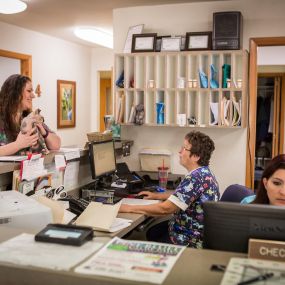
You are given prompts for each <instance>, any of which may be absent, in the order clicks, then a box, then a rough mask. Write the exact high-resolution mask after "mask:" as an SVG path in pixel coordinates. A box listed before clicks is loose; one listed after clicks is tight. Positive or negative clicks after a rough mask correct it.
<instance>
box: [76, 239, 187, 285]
mask: <svg viewBox="0 0 285 285" xmlns="http://www.w3.org/2000/svg"><path fill="white" fill-rule="evenodd" d="M185 248H186V247H183V246H178V245H171V244H165V243H155V242H147V241H134V240H123V239H119V238H117V237H115V238H114V239H112V240H111V241H110V242H109V243H108V244H107V245H105V246H104V247H103V248H102V249H101V250H99V251H98V252H97V253H96V254H95V255H93V256H92V257H91V258H90V259H89V260H87V261H86V262H84V263H83V264H81V265H80V266H78V267H76V268H75V272H77V273H82V274H93V275H100V276H106V277H112V278H119V279H126V280H133V281H141V282H144V283H146V282H150V283H156V284H161V283H162V282H163V281H164V279H165V278H166V277H167V275H168V273H169V272H170V270H171V269H172V267H173V265H174V264H175V262H176V261H177V260H178V258H179V256H180V255H181V253H182V252H183V250H184V249H185Z"/></svg>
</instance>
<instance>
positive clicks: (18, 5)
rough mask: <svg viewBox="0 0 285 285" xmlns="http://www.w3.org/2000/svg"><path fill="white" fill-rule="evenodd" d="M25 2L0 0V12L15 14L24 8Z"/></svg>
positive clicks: (25, 6)
mask: <svg viewBox="0 0 285 285" xmlns="http://www.w3.org/2000/svg"><path fill="white" fill-rule="evenodd" d="M26 8H27V4H26V3H25V2H23V1H20V0H0V13H1V14H16V13H20V12H23V11H24V10H26Z"/></svg>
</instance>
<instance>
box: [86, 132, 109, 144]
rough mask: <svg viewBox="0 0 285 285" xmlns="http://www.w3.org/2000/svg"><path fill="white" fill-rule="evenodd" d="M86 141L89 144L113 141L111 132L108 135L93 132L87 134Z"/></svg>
mask: <svg viewBox="0 0 285 285" xmlns="http://www.w3.org/2000/svg"><path fill="white" fill-rule="evenodd" d="M87 139H88V141H89V142H94V141H95V142H102V141H109V140H112V139H113V136H112V132H110V133H106V134H103V133H100V132H93V133H87Z"/></svg>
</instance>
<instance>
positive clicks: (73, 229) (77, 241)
mask: <svg viewBox="0 0 285 285" xmlns="http://www.w3.org/2000/svg"><path fill="white" fill-rule="evenodd" d="M93 236H94V235H93V229H92V228H91V227H85V226H75V225H63V224H48V225H47V226H46V227H45V228H44V229H43V230H41V231H40V232H39V233H37V234H36V235H35V240H36V241H42V242H50V243H60V244H66V245H76V246H80V245H82V244H83V243H85V242H86V241H89V240H92V239H93Z"/></svg>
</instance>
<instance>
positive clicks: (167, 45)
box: [161, 37, 181, 51]
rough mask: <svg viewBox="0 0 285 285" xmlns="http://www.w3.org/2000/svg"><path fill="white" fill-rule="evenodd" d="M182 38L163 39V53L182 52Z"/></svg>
mask: <svg viewBox="0 0 285 285" xmlns="http://www.w3.org/2000/svg"><path fill="white" fill-rule="evenodd" d="M180 46H181V37H172V38H162V40H161V51H180Z"/></svg>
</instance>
